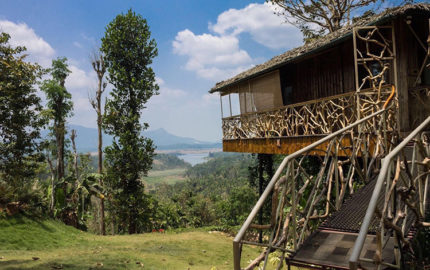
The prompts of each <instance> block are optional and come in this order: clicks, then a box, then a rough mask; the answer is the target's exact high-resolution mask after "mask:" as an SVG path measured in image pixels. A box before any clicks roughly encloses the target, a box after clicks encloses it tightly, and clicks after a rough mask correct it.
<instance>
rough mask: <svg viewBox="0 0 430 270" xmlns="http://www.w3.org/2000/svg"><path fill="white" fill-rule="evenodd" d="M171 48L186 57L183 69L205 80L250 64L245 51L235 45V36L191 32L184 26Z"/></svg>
mask: <svg viewBox="0 0 430 270" xmlns="http://www.w3.org/2000/svg"><path fill="white" fill-rule="evenodd" d="M173 51H174V53H176V54H179V55H184V56H187V57H188V61H187V63H186V65H185V68H186V69H187V70H191V71H196V72H197V74H198V75H199V76H201V77H203V78H207V79H214V80H215V79H219V78H220V77H222V76H225V75H232V72H233V71H235V69H237V67H238V66H239V67H244V66H249V65H250V64H251V63H252V58H251V57H250V56H249V54H248V53H247V52H246V51H245V50H241V49H240V48H239V39H238V38H237V37H235V36H215V35H211V34H202V35H195V34H194V33H193V32H191V31H190V30H188V29H186V30H184V31H181V32H179V33H178V34H177V35H176V38H175V41H173Z"/></svg>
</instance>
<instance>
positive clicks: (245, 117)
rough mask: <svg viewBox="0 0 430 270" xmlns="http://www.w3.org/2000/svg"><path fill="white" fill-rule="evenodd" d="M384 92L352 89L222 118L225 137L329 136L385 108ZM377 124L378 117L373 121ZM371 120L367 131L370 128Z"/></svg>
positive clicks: (391, 124)
mask: <svg viewBox="0 0 430 270" xmlns="http://www.w3.org/2000/svg"><path fill="white" fill-rule="evenodd" d="M390 87H391V86H389V85H387V86H386V87H384V88H383V89H381V91H379V92H378V91H362V92H359V93H357V92H350V93H346V94H341V95H336V96H331V97H327V98H322V99H318V100H312V101H309V102H303V103H297V104H292V105H288V106H284V107H281V108H278V109H276V110H270V111H262V112H253V113H246V114H241V115H236V116H231V117H226V118H223V119H222V129H223V139H224V140H236V139H257V138H276V137H295V136H315V135H326V134H330V133H332V132H335V131H337V130H340V129H342V128H344V127H346V126H348V125H350V124H351V123H354V122H355V121H357V120H359V119H361V118H364V117H366V116H369V115H371V114H372V113H375V112H377V111H378V110H380V109H381V108H382V106H383V105H384V102H385V101H386V100H387V99H388V97H389V96H390V94H391V93H392V92H391V91H390ZM394 111H395V109H394V108H393V109H392V111H391V113H389V114H388V117H389V119H387V123H388V125H389V126H387V129H388V130H393V129H394V125H395V124H394V122H395V114H394ZM374 121H375V123H376V121H378V119H375V120H374ZM375 123H370V122H369V125H368V126H367V127H364V130H363V131H364V132H365V131H366V130H371V128H370V126H371V125H374V124H375Z"/></svg>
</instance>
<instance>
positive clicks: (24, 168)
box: [0, 33, 44, 188]
mask: <svg viewBox="0 0 430 270" xmlns="http://www.w3.org/2000/svg"><path fill="white" fill-rule="evenodd" d="M9 39H10V36H9V35H8V34H6V33H0V176H1V177H0V179H4V180H6V181H7V182H8V184H10V185H12V186H13V187H16V188H20V187H22V186H23V185H25V184H26V183H25V181H26V180H28V179H29V178H31V177H33V176H34V175H35V170H36V166H37V165H36V162H35V161H37V160H40V155H39V154H38V151H39V143H38V138H39V137H40V129H41V128H42V127H43V125H44V121H43V119H42V117H41V112H42V106H41V105H40V98H39V97H38V96H37V95H36V89H35V84H36V82H37V80H38V79H40V76H41V74H42V72H41V71H42V70H41V68H40V66H39V65H37V64H32V63H29V62H25V58H26V55H25V54H22V53H23V52H25V50H26V49H25V47H19V46H18V47H15V48H14V47H11V46H10V45H9V43H8V42H9Z"/></svg>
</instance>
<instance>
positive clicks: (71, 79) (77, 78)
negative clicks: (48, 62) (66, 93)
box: [66, 61, 97, 90]
mask: <svg viewBox="0 0 430 270" xmlns="http://www.w3.org/2000/svg"><path fill="white" fill-rule="evenodd" d="M69 62H70V61H69ZM69 70H70V71H71V73H70V75H69V76H68V77H67V79H66V87H67V88H82V89H87V90H93V88H95V86H96V83H97V80H96V76H95V73H94V72H92V73H89V72H86V71H84V70H83V69H80V68H79V67H77V66H76V65H73V64H71V65H70V66H69ZM93 73H94V74H93Z"/></svg>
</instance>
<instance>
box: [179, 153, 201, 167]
mask: <svg viewBox="0 0 430 270" xmlns="http://www.w3.org/2000/svg"><path fill="white" fill-rule="evenodd" d="M208 156H209V152H202V153H189V154H182V155H178V158H180V159H182V160H184V161H185V162H188V163H190V164H191V165H193V166H194V165H196V164H200V163H203V162H206V161H207V159H206V158H207V157H208Z"/></svg>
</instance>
